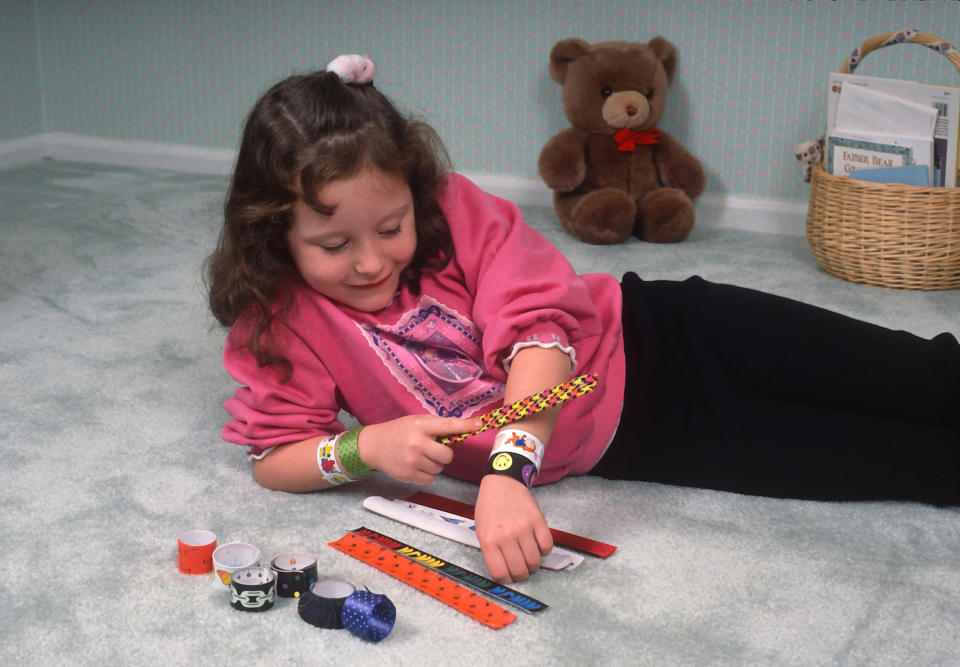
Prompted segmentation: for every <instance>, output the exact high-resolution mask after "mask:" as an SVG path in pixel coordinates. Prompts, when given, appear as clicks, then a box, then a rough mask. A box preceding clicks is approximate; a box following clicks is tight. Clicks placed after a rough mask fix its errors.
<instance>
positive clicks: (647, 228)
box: [538, 36, 706, 244]
mask: <svg viewBox="0 0 960 667" xmlns="http://www.w3.org/2000/svg"><path fill="white" fill-rule="evenodd" d="M676 67H677V52H676V49H674V47H673V45H672V44H671V43H670V42H669V41H667V40H666V39H664V38H663V37H659V36H658V37H654V38H653V39H651V40H650V41H649V42H647V43H642V42H625V41H617V42H603V43H598V44H593V45H591V44H589V43H587V42H585V41H584V40H582V39H577V38H571V39H565V40H562V41H560V42H557V43H556V44H555V45H554V47H553V49H552V50H551V52H550V75H551V76H552V77H553V80H554V81H556V82H557V83H559V84H560V85H561V86H563V110H564V113H565V114H566V116H567V120H568V121H569V122H570V125H572V127H569V128H567V129H565V130H563V131H561V132H560V133H558V134H556V135H554V136H553V137H552V138H551V139H550V140H549V141H547V143H546V144H545V145H544V147H543V150H542V151H541V152H540V158H539V161H538V167H539V171H540V177H541V178H542V179H543V181H544V183H546V184H547V186H548V187H550V189H551V190H553V191H554V194H553V203H554V208H555V210H556V213H557V217H558V218H559V220H560V223H561V224H562V225H563V227H564V229H566V230H567V231H568V232H569V233H570V234H571V235H572V236H574V237H576V238H577V239H579V240H581V241H584V242H586V243H594V244H615V243H621V242H623V241H625V240H627V238H629V236H630V235H631V234H633V235H635V236H637V237H639V238H641V239H643V240H645V241H649V242H653V243H673V242H678V241H682V240H684V239H685V238H686V237H687V235H688V234H689V233H690V230H691V229H692V228H693V224H694V206H693V200H694V199H695V198H696V197H697V196H698V195H699V194H700V193H702V192H703V190H704V187H706V174H705V173H704V170H703V167H702V166H701V165H700V162H699V161H698V160H697V158H695V157H694V156H693V155H691V154H690V153H689V152H688V151H687V150H686V149H685V148H684V147H683V146H681V145H680V143H679V142H677V141H676V140H675V139H674V138H673V137H671V136H670V135H669V134H667V133H666V132H663V131H662V130H659V129H657V128H656V127H655V126H656V124H657V122H658V121H659V120H660V119H661V118H662V117H663V112H664V110H665V109H666V106H667V89H668V88H669V86H670V83H671V82H672V80H673V74H674V71H675V70H676Z"/></svg>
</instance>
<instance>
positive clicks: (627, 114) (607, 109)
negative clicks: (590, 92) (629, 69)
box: [600, 90, 650, 130]
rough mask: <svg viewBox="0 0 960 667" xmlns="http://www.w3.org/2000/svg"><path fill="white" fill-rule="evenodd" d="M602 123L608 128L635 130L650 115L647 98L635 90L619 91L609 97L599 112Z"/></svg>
mask: <svg viewBox="0 0 960 667" xmlns="http://www.w3.org/2000/svg"><path fill="white" fill-rule="evenodd" d="M600 113H601V115H602V116H603V122H605V123H606V124H607V125H608V126H609V127H613V128H616V129H618V130H619V129H622V128H625V127H629V128H635V127H639V126H640V125H642V124H643V122H644V121H645V120H647V117H648V116H649V115H650V104H649V102H648V101H647V98H646V97H645V96H644V95H643V94H642V93H639V92H637V91H635V90H621V91H619V92H616V93H613V94H612V95H610V96H609V97H608V98H607V99H606V100H605V101H604V103H603V107H602V108H601V110H600Z"/></svg>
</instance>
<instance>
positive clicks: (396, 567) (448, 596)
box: [330, 533, 517, 630]
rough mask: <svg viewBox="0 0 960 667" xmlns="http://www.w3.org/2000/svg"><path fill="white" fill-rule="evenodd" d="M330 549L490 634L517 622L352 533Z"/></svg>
mask: <svg viewBox="0 0 960 667" xmlns="http://www.w3.org/2000/svg"><path fill="white" fill-rule="evenodd" d="M330 546H331V547H333V548H334V549H337V550H338V551H342V552H343V553H345V554H349V555H351V556H353V557H354V558H356V559H358V560H362V561H363V562H364V563H366V564H367V565H372V566H373V567H375V568H377V569H378V570H380V571H381V572H386V573H387V574H389V575H390V576H391V577H395V578H397V579H399V580H400V581H402V582H404V583H407V584H410V585H411V586H413V587H414V588H416V589H417V590H420V591H422V592H424V593H426V594H427V595H429V596H430V597H433V598H436V599H437V600H440V601H441V602H443V603H444V604H447V605H450V606H451V607H453V608H454V609H456V610H457V611H459V612H461V613H463V614H466V615H467V616H469V617H470V618H472V619H474V620H476V621H480V622H481V623H483V624H484V625H486V626H487V627H490V628H493V629H494V630H499V629H501V628H504V627H506V626H508V625H510V624H511V623H513V622H514V621H515V620H517V616H516V614H513V613H511V612H509V611H507V610H506V609H504V608H503V607H500V606H499V605H496V604H494V603H493V602H490V600H487V599H486V598H484V597H481V596H479V595H477V594H476V593H473V592H472V591H469V590H467V589H466V588H464V587H463V586H461V585H460V584H457V583H455V582H454V581H452V580H451V579H448V578H447V577H444V576H442V575H440V574H437V572H436V571H435V570H431V569H429V568H428V567H426V566H425V565H421V564H420V563H415V562H414V561H412V560H410V559H408V558H404V557H403V556H401V555H400V554H398V553H395V552H393V551H390V550H389V549H387V548H385V547H382V546H380V545H379V544H375V543H374V542H371V541H370V540H367V539H364V538H362V537H360V536H359V535H357V534H356V533H347V534H346V535H344V536H343V537H341V538H340V539H339V540H336V541H334V542H330Z"/></svg>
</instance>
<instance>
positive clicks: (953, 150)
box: [826, 73, 960, 187]
mask: <svg viewBox="0 0 960 667" xmlns="http://www.w3.org/2000/svg"><path fill="white" fill-rule="evenodd" d="M862 90H869V91H872V92H875V93H882V94H884V95H887V96H889V97H895V98H899V99H900V100H902V101H906V102H913V103H914V104H919V105H921V106H923V107H926V108H928V109H934V110H936V114H937V116H936V120H935V125H934V130H933V158H932V161H931V162H921V161H920V160H917V159H914V158H913V157H912V156H911V159H912V160H913V163H914V164H926V165H930V166H931V171H932V179H931V181H930V184H931V185H936V186H944V187H955V186H957V185H958V184H960V183H958V180H960V172H958V157H960V88H958V87H955V86H944V85H935V84H926V83H917V82H914V81H907V80H902V79H886V78H881V77H874V76H862V75H858V74H840V73H833V74H830V75H829V77H828V94H827V133H828V135H829V134H833V133H834V131H835V130H841V129H844V128H845V129H850V128H851V127H853V129H854V132H855V134H854V135H852V136H850V135H847V138H848V139H854V140H856V139H860V140H863V139H864V137H863V136H862V135H860V134H856V132H858V131H862V130H863V128H862V127H859V128H858V127H855V126H856V125H857V124H859V123H860V119H861V118H864V119H867V120H866V122H867V123H869V124H870V125H871V126H872V125H873V124H874V121H873V120H871V118H873V117H875V116H876V115H877V114H878V113H887V114H890V111H889V110H887V111H883V110H884V108H885V105H883V104H881V105H880V106H877V107H873V106H871V105H867V106H864V105H863V104H862V103H861V104H859V105H858V106H859V109H856V110H855V111H854V113H852V114H849V115H847V117H846V118H844V119H839V118H838V114H839V113H840V111H841V109H840V106H841V105H840V102H841V99H842V98H844V97H846V96H847V95H848V94H850V93H851V92H852V94H853V95H854V96H856V93H857V92H858V91H862ZM889 97H888V98H886V99H881V100H880V102H881V103H882V102H886V101H889ZM851 99H852V98H851ZM877 99H879V98H877ZM854 101H856V100H854ZM860 102H862V100H860ZM898 108H899V109H900V114H901V115H902V116H911V115H912V112H911V111H910V109H912V107H902V106H900V107H898ZM848 111H849V109H848ZM924 113H925V114H929V111H925V112H924ZM892 117H893V116H891V118H892ZM896 120H897V121H898V122H897V123H895V124H894V125H893V126H892V127H893V129H892V133H893V134H894V135H895V136H894V141H893V142H892V143H893V145H894V146H896V145H898V144H897V142H896V139H897V138H898V137H900V136H902V135H903V133H902V132H901V127H900V125H899V124H898V123H899V121H900V119H899V118H897V119H896ZM838 121H840V122H841V123H842V124H843V125H842V126H840V127H838ZM906 122H910V121H909V120H908V121H906ZM925 122H927V121H926V120H924V123H925ZM880 123H881V125H880V126H881V127H886V128H887V129H886V130H885V132H886V133H890V132H891V130H890V129H889V128H890V127H891V126H890V125H889V124H887V125H884V121H883V119H882V118H881V119H880ZM919 127H920V128H921V129H922V134H924V135H925V134H926V130H925V126H924V125H920V126H919ZM914 133H915V134H916V133H917V131H916V130H915V131H914ZM867 140H870V137H867ZM873 140H874V142H875V143H880V144H887V145H890V144H891V142H890V141H889V139H888V140H884V141H877V139H876V137H874V138H873ZM901 146H902V144H901ZM828 157H829V156H828ZM826 166H827V169H828V171H829V170H830V163H829V162H827V165H826ZM898 166H900V165H898ZM907 166H909V165H907ZM856 168H858V169H863V168H873V167H872V166H870V165H867V164H864V163H860V164H859V165H857V167H856ZM835 173H842V172H835Z"/></svg>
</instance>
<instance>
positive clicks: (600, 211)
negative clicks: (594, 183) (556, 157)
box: [560, 188, 637, 245]
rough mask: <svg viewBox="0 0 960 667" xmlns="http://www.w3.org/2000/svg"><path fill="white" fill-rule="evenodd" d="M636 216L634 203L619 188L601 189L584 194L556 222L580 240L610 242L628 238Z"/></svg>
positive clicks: (621, 241) (599, 242)
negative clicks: (567, 213) (566, 213)
mask: <svg viewBox="0 0 960 667" xmlns="http://www.w3.org/2000/svg"><path fill="white" fill-rule="evenodd" d="M636 219H637V205H636V204H635V203H634V201H633V198H632V197H630V195H628V194H627V193H626V192H623V191H622V190H616V189H614V188H605V189H603V190H594V191H593V192H591V193H589V194H587V195H584V196H583V197H581V198H580V201H578V202H577V204H576V206H574V207H573V209H572V210H571V211H570V213H569V215H566V216H564V215H561V216H560V222H562V223H563V226H564V227H565V228H566V230H567V231H568V232H570V234H571V235H573V236H575V237H576V238H578V239H580V240H581V241H583V242H584V243H593V244H595V245H613V244H615V243H623V242H624V241H626V240H627V239H628V238H629V237H630V232H631V231H633V226H634V223H635V222H636Z"/></svg>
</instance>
